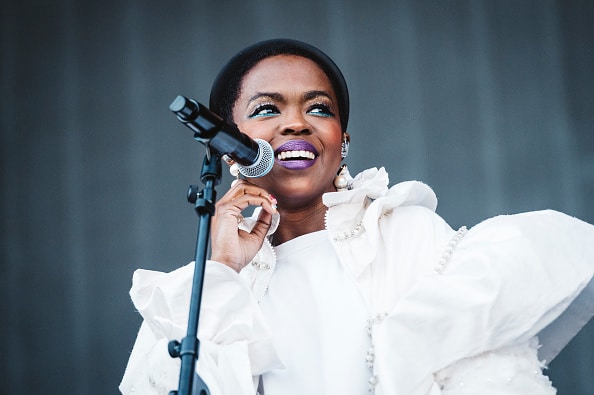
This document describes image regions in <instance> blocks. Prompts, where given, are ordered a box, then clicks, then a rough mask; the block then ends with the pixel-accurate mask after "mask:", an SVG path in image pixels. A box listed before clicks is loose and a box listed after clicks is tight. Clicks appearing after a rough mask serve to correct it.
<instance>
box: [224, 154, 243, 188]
mask: <svg viewBox="0 0 594 395" xmlns="http://www.w3.org/2000/svg"><path fill="white" fill-rule="evenodd" d="M223 160H224V161H225V162H226V163H227V164H228V165H229V174H231V176H232V177H234V178H235V179H234V180H233V181H231V186H233V185H235V183H236V182H237V181H239V165H238V164H237V163H235V162H234V161H233V159H231V158H230V157H229V156H227V155H223Z"/></svg>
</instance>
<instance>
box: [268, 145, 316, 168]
mask: <svg viewBox="0 0 594 395" xmlns="http://www.w3.org/2000/svg"><path fill="white" fill-rule="evenodd" d="M274 155H275V158H276V163H278V164H279V165H281V166H283V167H284V168H287V169H290V170H302V169H307V168H308V167H310V166H313V164H314V163H315V161H316V159H317V157H318V155H319V154H318V151H317V150H316V148H315V147H314V146H313V145H311V144H310V143H309V142H307V141H305V140H290V141H287V142H286V143H284V144H283V145H281V146H280V147H278V148H277V149H276V151H275V152H274Z"/></svg>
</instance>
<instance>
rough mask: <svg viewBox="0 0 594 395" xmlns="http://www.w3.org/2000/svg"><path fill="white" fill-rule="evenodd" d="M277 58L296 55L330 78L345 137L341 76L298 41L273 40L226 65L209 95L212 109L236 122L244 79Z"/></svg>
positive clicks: (346, 116)
mask: <svg viewBox="0 0 594 395" xmlns="http://www.w3.org/2000/svg"><path fill="white" fill-rule="evenodd" d="M276 55H297V56H302V57H304V58H307V59H310V60H312V61H314V62H315V63H316V64H317V65H318V66H319V67H320V68H321V69H322V70H323V71H324V73H325V74H326V75H327V76H328V79H329V80H330V83H331V84H332V88H333V89H334V93H335V95H336V99H337V100H338V113H339V117H340V125H341V128H342V131H343V133H344V132H346V129H347V124H348V121H349V92H348V89H347V84H346V81H345V79H344V76H343V75H342V72H341V71H340V69H339V68H338V66H337V65H336V63H334V61H333V60H332V59H330V57H329V56H328V55H326V54H325V53H324V52H322V51H321V50H319V49H317V48H316V47H314V46H312V45H309V44H306V43H304V42H301V41H297V40H289V39H272V40H266V41H261V42H259V43H256V44H253V45H251V46H249V47H247V48H245V49H243V50H242V51H240V52H239V53H237V54H236V55H235V56H233V57H232V58H231V60H229V62H227V64H226V65H225V66H224V67H223V69H222V70H221V71H220V72H219V74H218V75H217V77H216V79H215V80H214V83H213V85H212V89H211V91H210V104H209V107H210V109H211V110H212V111H214V112H215V113H217V114H218V115H220V116H221V117H222V118H224V119H226V120H228V121H232V120H233V116H232V115H233V114H232V113H233V105H234V104H235V101H236V100H237V98H238V97H239V93H240V92H239V90H240V88H241V82H242V80H243V77H244V76H245V75H246V74H247V73H248V72H249V71H250V70H251V69H252V67H254V66H255V65H256V64H257V63H258V62H260V61H261V60H264V59H266V58H269V57H271V56H276Z"/></svg>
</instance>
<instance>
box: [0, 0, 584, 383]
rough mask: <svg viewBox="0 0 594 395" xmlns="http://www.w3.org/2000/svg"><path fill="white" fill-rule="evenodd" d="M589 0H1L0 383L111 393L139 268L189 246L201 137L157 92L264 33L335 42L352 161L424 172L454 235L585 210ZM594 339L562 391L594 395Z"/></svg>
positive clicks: (170, 261) (204, 82) (412, 175)
mask: <svg viewBox="0 0 594 395" xmlns="http://www.w3.org/2000/svg"><path fill="white" fill-rule="evenodd" d="M215 3H216V4H215ZM593 4H594V3H593V2H591V1H581V2H580V1H540V0H532V1H478V0H477V1H471V0H468V1H461V0H460V1H413V0H402V1H372V0H369V1H359V2H356V1H351V2H341V1H338V0H331V1H310V0H299V1H292V2H289V1H272V0H259V1H245V0H244V1H224V0H220V1H217V2H215V1H176V2H166V1H156V0H152V1H150V0H144V1H132V0H130V1H115V0H104V1H100V2H99V1H75V0H54V1H26V0H20V1H17V0H15V1H3V2H2V6H1V9H0V10H1V17H0V38H1V62H0V84H1V90H0V92H1V96H0V99H1V105H0V119H1V131H2V133H1V136H2V140H1V150H2V151H1V157H0V158H1V159H0V160H1V167H0V171H1V172H2V184H1V185H2V188H1V202H0V203H1V205H0V207H1V210H2V211H1V213H0V218H1V222H0V223H1V232H2V250H1V251H2V255H1V271H0V290H1V294H0V298H1V299H2V303H1V304H0V305H1V307H0V309H1V310H0V317H1V318H0V320H1V324H0V329H1V335H2V346H1V356H0V361H1V365H0V376H1V377H2V378H3V379H2V385H1V387H2V389H1V390H0V393H5V394H9V393H11V394H12V393H19V394H36V393H46V394H49V393H51V394H53V393H56V394H57V393H74V394H110V393H116V386H117V384H118V383H119V380H120V377H121V375H122V372H123V370H124V366H125V364H126V361H127V358H128V354H129V351H130V348H131V346H132V342H133V340H134V338H135V334H136V330H137V328H138V326H139V324H140V318H139V316H138V315H137V314H136V312H135V311H134V308H133V306H132V304H131V303H130V301H129V298H128V289H129V287H130V284H131V276H132V272H133V270H134V269H136V268H138V267H144V268H151V269H158V270H164V271H168V270H172V269H174V268H175V267H177V266H180V265H182V264H185V263H186V262H188V261H189V260H190V259H191V258H192V257H193V252H194V251H193V250H194V240H195V237H196V216H195V214H194V212H193V208H192V206H191V205H189V204H188V203H186V201H185V193H186V188H187V186H188V185H189V184H191V183H199V178H198V175H199V171H200V164H201V161H202V157H203V148H202V146H200V144H198V143H196V142H194V141H193V139H192V138H191V133H190V132H189V131H188V130H187V129H186V128H185V127H183V126H182V125H181V124H179V123H178V122H177V120H176V119H175V118H174V117H173V115H172V114H171V113H170V112H169V110H168V106H169V103H170V102H171V101H172V99H173V98H174V97H175V96H176V95H177V94H185V95H188V96H191V97H194V98H196V99H197V100H199V101H202V102H207V101H208V94H209V88H210V83H211V81H212V79H213V77H214V75H215V73H216V71H217V70H218V69H219V67H220V66H221V65H222V64H223V62H224V61H225V60H226V59H227V58H228V57H229V56H230V55H231V54H233V53H235V51H237V50H238V49H240V48H242V47H244V46H245V45H247V44H251V43H252V42H255V41H257V40H261V39H266V38H272V37H292V38H297V39H302V40H306V41H309V42H311V43H313V44H314V45H317V46H319V47H321V48H322V49H324V50H326V51H327V52H328V53H329V54H330V55H331V56H332V57H333V58H334V59H335V60H336V62H337V63H338V64H339V65H340V66H341V67H342V69H343V70H344V73H345V75H346V77H347V79H348V81H349V82H350V90H351V95H352V110H351V121H350V128H349V131H350V134H351V136H352V144H351V148H352V149H351V155H350V157H349V160H348V163H349V164H350V167H351V170H352V172H357V171H360V170H362V169H364V168H367V167H369V166H385V167H386V168H387V170H388V171H389V173H390V175H391V182H392V183H395V182H398V181H399V180H407V179H419V180H423V181H425V182H427V183H428V184H430V185H431V186H432V187H433V188H434V189H435V191H436V193H437V195H438V196H439V198H440V205H439V208H438V211H439V213H440V214H441V215H442V216H443V217H445V218H446V219H447V220H448V221H449V222H450V223H451V225H452V226H453V227H457V226H460V225H463V224H466V225H473V224H476V223H477V222H478V221H480V220H481V219H484V218H486V217H489V216H493V215H496V214H503V213H513V212H518V211H525V210H535V209H544V208H553V209H558V210H562V211H565V212H567V213H569V214H572V215H576V216H578V217H580V218H582V219H584V220H586V221H588V222H594V206H593V205H592V199H591V198H592V195H593V192H594V134H593V130H592V125H593V118H594V111H593V110H594V93H593V92H594V77H593V75H592V70H594V49H593V48H594V47H593V42H594V27H593V23H592V22H593V21H594V6H593ZM227 182H228V179H226V180H225V181H223V184H224V186H221V187H220V188H219V192H220V193H222V192H223V191H224V189H225V188H226V185H228V184H227ZM445 341H447V340H445ZM593 342H594V324H593V323H590V324H589V326H588V327H586V329H585V330H584V331H583V332H582V333H581V334H580V335H579V336H578V337H577V338H576V339H575V340H574V342H573V343H572V344H571V345H570V346H569V347H568V348H567V349H566V350H565V351H564V352H563V353H562V354H561V356H559V357H558V359H557V360H555V361H554V362H553V363H552V364H551V368H550V370H549V373H550V375H551V376H552V377H553V379H554V380H555V381H556V383H557V386H558V387H559V388H560V393H561V394H592V393H594V378H593V376H594V357H593V350H594V347H593ZM345 346H348V345H345Z"/></svg>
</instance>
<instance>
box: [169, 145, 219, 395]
mask: <svg viewBox="0 0 594 395" xmlns="http://www.w3.org/2000/svg"><path fill="white" fill-rule="evenodd" d="M221 176H222V171H221V155H220V154H219V153H218V152H216V151H215V152H211V150H210V147H209V146H208V144H206V155H205V157H204V161H203V163H202V171H201V176H200V180H201V181H202V183H203V184H204V185H205V187H204V189H203V190H202V191H199V190H198V187H197V186H196V185H190V187H189V189H188V202H190V203H193V204H194V210H195V211H196V213H197V214H198V218H199V221H198V234H197V237H196V251H195V259H194V279H193V283H192V293H191V296H190V313H189V316H188V329H187V334H186V337H184V338H183V339H182V341H181V343H180V342H178V341H177V340H172V341H171V342H169V345H168V351H169V355H171V357H172V358H178V357H179V358H181V369H180V372H179V389H178V391H170V392H169V395H190V394H192V395H210V391H209V390H208V387H207V386H206V384H205V383H204V381H203V380H202V379H201V378H200V376H199V375H198V374H197V373H195V372H196V361H197V360H198V353H199V348H200V342H199V340H198V319H199V315H200V303H201V300H202V288H203V285H204V269H205V265H206V253H207V250H208V242H209V239H210V222H211V219H212V216H213V215H214V211H215V202H216V191H215V189H214V187H215V186H216V185H218V184H219V183H220V182H221Z"/></svg>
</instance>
